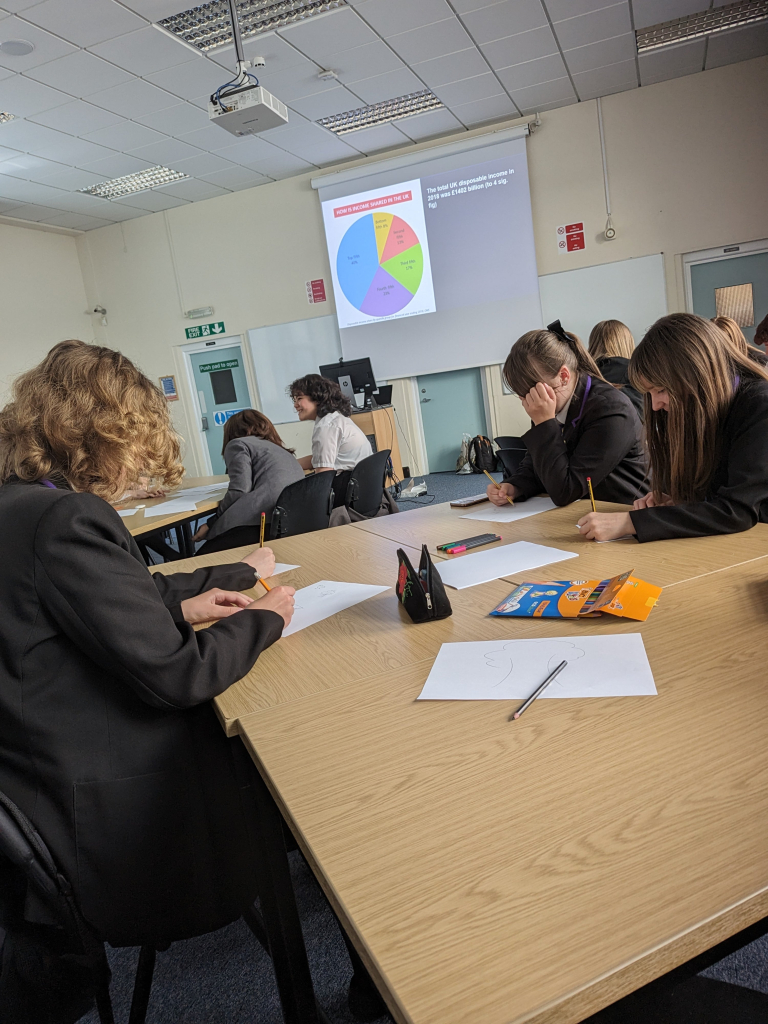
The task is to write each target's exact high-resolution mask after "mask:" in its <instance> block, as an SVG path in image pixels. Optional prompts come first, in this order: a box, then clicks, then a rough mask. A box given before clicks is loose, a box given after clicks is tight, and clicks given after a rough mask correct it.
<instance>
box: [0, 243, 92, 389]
mask: <svg viewBox="0 0 768 1024" xmlns="http://www.w3.org/2000/svg"><path fill="white" fill-rule="evenodd" d="M86 307H87V300H86V297H85V287H84V284H83V277H82V274H81V271H80V262H79V260H78V255H77V248H76V245H75V239H74V238H73V237H72V236H70V235H65V234H56V233H54V232H52V231H37V230H33V229H30V228H24V227H16V226H13V225H10V224H3V223H0V323H2V329H1V330H0V404H5V402H6V401H7V400H8V397H9V393H8V392H9V387H10V383H11V381H12V380H13V378H14V377H16V376H17V375H18V374H19V373H21V372H22V371H23V370H27V369H29V367H30V366H34V364H35V363H36V362H38V361H39V360H40V359H41V358H42V357H43V356H44V355H45V353H46V352H47V351H48V349H49V348H50V347H51V346H52V345H54V344H55V343H56V342H57V341H64V340H65V339H67V338H79V339H80V340H81V341H93V329H92V326H91V317H89V316H86V315H85V310H86Z"/></svg>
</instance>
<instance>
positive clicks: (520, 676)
mask: <svg viewBox="0 0 768 1024" xmlns="http://www.w3.org/2000/svg"><path fill="white" fill-rule="evenodd" d="M561 661H567V662H568V664H567V665H566V667H565V668H564V669H563V671H562V672H561V673H560V675H559V676H558V677H557V678H556V679H555V680H554V681H553V682H552V684H551V685H550V686H549V687H548V689H547V690H545V691H544V693H543V694H542V695H541V698H540V699H541V700H547V699H549V700H551V699H552V698H557V697H637V696H647V695H652V694H655V693H656V684H655V683H654V681H653V673H652V672H651V666H650V665H649V664H648V658H647V655H646V653H645V646H644V644H643V638H642V636H641V634H640V633H622V634H616V635H613V636H611V635H608V636H585V637H579V638H576V639H574V638H572V637H548V638H542V639H541V640H498V641H496V642H495V643H494V642H493V641H490V640H476V641H472V642H469V643H457V644H443V645H442V647H441V648H440V651H439V653H438V655H437V658H436V659H435V663H434V665H433V666H432V670H431V672H430V673H429V677H428V679H427V681H426V683H425V684H424V688H423V690H422V691H421V693H420V695H419V700H510V699H517V698H519V699H521V700H524V699H525V698H526V697H529V696H530V695H531V693H532V692H533V691H534V690H535V689H536V687H537V686H538V685H539V684H540V683H542V682H543V681H544V679H546V677H547V676H548V675H549V673H550V672H551V671H552V670H553V669H554V668H556V667H557V665H559V663H560V662H561Z"/></svg>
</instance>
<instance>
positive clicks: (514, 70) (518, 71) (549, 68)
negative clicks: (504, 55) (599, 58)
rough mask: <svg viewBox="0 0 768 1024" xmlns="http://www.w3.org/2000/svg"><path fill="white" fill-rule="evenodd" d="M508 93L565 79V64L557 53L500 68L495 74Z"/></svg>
mask: <svg viewBox="0 0 768 1024" xmlns="http://www.w3.org/2000/svg"><path fill="white" fill-rule="evenodd" d="M496 73H497V74H498V76H499V78H500V79H501V81H502V82H503V84H504V85H505V86H506V88H507V89H509V90H510V92H514V90H515V89H527V88H528V86H530V85H540V84H541V83H542V82H554V81H555V79H557V78H567V77H568V76H567V73H566V70H565V64H563V58H562V57H561V56H560V54H559V53H551V54H550V55H549V56H548V57H539V58H538V59H537V60H528V61H525V63H523V64H514V65H513V66H512V67H511V68H501V69H500V70H499V71H497V72H496Z"/></svg>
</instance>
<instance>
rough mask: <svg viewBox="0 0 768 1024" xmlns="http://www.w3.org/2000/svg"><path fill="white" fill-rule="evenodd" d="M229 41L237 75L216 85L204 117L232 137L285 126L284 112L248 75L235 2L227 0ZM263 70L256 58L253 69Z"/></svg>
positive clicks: (260, 61) (253, 76) (285, 115)
mask: <svg viewBox="0 0 768 1024" xmlns="http://www.w3.org/2000/svg"><path fill="white" fill-rule="evenodd" d="M229 16H230V19H231V21H232V39H233V42H234V44H235V55H236V57H237V73H236V75H235V77H234V78H233V79H232V81H231V82H227V83H226V84H224V85H220V86H219V88H218V89H217V90H216V92H215V93H213V95H212V96H211V98H210V100H209V102H208V117H209V118H210V119H211V121H212V122H213V123H214V124H218V125H220V126H221V127H222V128H225V129H226V130H227V131H228V132H231V134H232V135H237V136H243V135H256V134H258V133H259V132H265V131H267V130H268V129H269V128H277V127H278V126H279V125H281V124H287V123H288V108H287V107H286V105H285V104H284V103H281V102H280V100H279V99H277V97H276V96H273V95H272V93H271V92H267V90H266V89H265V88H264V87H263V86H261V85H259V80H258V78H256V77H255V75H252V74H250V73H249V72H248V70H247V69H248V68H249V67H250V66H251V62H250V61H248V60H245V58H244V56H243V40H242V38H241V36H240V22H239V21H238V18H237V7H236V6H235V0H229ZM255 65H258V66H259V67H263V65H264V58H263V57H256V59H255V61H254V66H255Z"/></svg>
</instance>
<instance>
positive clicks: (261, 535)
mask: <svg viewBox="0 0 768 1024" xmlns="http://www.w3.org/2000/svg"><path fill="white" fill-rule="evenodd" d="M266 524H267V513H266V512H262V513H261V531H260V533H259V547H260V548H263V547H264V527H265V526H266Z"/></svg>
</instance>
